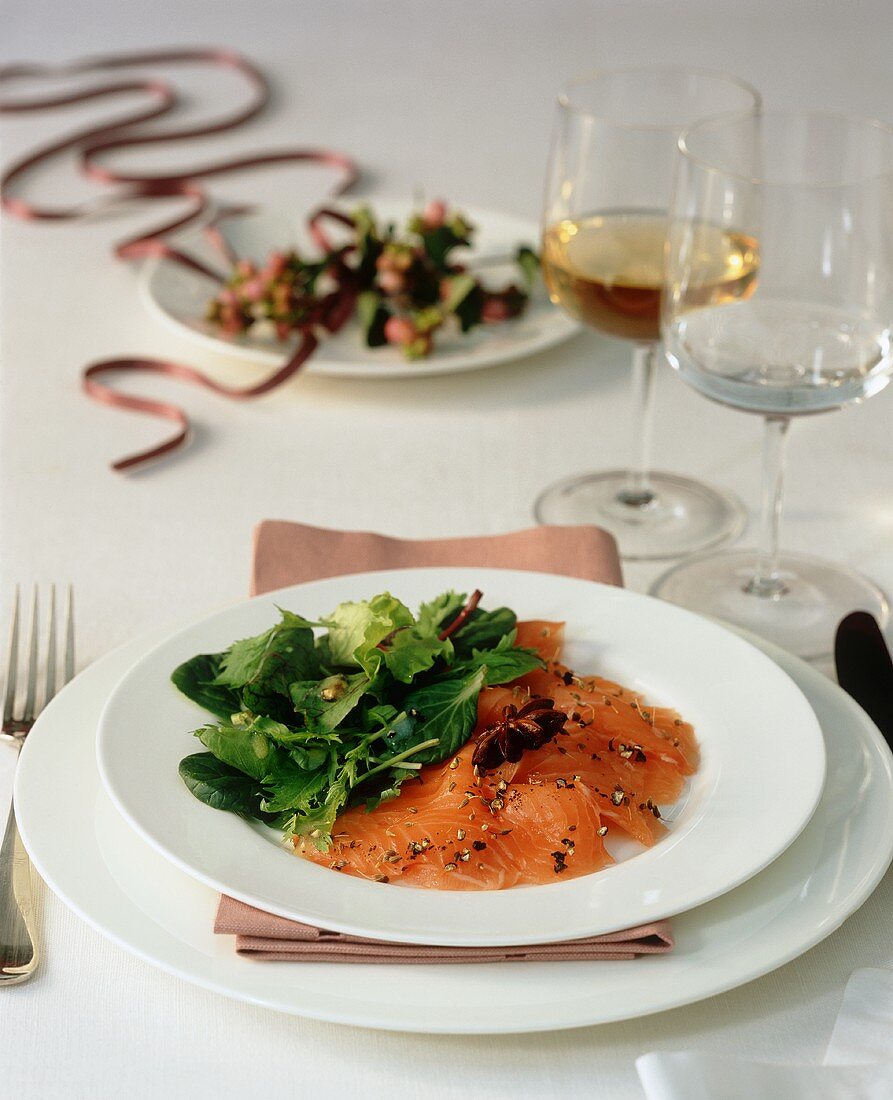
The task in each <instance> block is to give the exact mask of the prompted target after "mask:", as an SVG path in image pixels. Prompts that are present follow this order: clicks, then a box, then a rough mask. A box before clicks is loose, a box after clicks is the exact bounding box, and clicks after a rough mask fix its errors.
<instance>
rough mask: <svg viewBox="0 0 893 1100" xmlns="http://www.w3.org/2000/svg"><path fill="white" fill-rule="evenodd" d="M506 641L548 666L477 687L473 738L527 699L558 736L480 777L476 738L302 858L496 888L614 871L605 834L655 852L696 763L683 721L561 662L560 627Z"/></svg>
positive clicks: (367, 874) (406, 878) (349, 870)
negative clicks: (543, 707) (556, 714)
mask: <svg viewBox="0 0 893 1100" xmlns="http://www.w3.org/2000/svg"><path fill="white" fill-rule="evenodd" d="M517 644H518V645H522V646H526V647H529V648H534V649H536V650H537V652H538V653H539V654H540V656H541V657H542V658H543V660H544V661H545V662H546V668H545V669H543V670H539V671H536V672H533V673H530V674H529V675H528V676H525V677H523V678H522V679H520V680H517V681H515V682H514V683H513V684H509V685H507V686H504V687H490V688H485V689H484V690H483V691H482V692H481V694H480V697H479V700H478V719H477V727H476V730H475V734H474V737H476V736H477V735H478V734H480V733H483V732H484V731H485V730H487V729H489V728H491V727H492V726H494V724H496V723H498V722H500V721H502V719H503V717H504V715H505V708H506V707H509V706H514V707H516V708H520V707H521V706H523V705H524V704H525V703H527V702H528V701H529V700H530V699H532V698H543V699H551V700H553V701H554V706H555V708H557V709H559V710H561V711H563V712H564V714H566V715H567V721H566V723H565V726H564V729H563V730H562V731H561V732H560V733H559V734H557V736H555V737H554V738H553V739H552V740H550V741H548V742H547V743H546V744H544V745H542V746H541V747H540V748H537V749H530V750H527V751H525V752H524V753H523V755H522V756H521V759H520V761H518V762H517V763H508V762H506V763H503V764H501V765H500V766H499V767H497V768H495V769H494V770H489V771H486V772H483V771H481V769H479V768H474V767H473V765H472V759H471V758H472V753H473V749H474V737H473V738H472V740H471V741H470V742H469V743H468V744H467V745H465V746H464V747H463V748H462V749H461V750H460V751H459V752H458V753H457V754H456V755H455V756H454V757H453V758H452V759H450V760H448V761H444V762H441V763H439V764H432V765H428V766H427V767H424V768H422V770H421V771H420V772H419V773H418V776H417V777H416V778H414V779H412V780H408V781H406V782H405V783H404V784H403V786H402V788H401V792H400V795H399V797H398V798H396V799H394V800H392V801H390V802H384V803H382V804H381V805H380V806H378V807H377V808H376V809H374V810H372V811H371V812H367V811H366V810H365V809H364V808H363V807H361V806H360V807H355V808H353V809H350V810H348V811H347V812H345V813H343V814H341V815H340V817H339V818H338V819H337V821H336V823H335V829H334V831H333V843H332V846H331V847H330V848H329V849H328V851H326V852H319V851H317V850H316V849H314V848H312V847H310V846H309V845H306V846H299V848H298V850H299V851H300V852H301V854H302V855H304V856H305V857H306V858H308V859H311V860H313V861H314V862H316V863H320V864H322V865H323V866H326V867H331V868H334V869H336V870H339V871H341V872H343V873H345V874H351V875H357V876H359V877H361V878H367V879H374V880H377V881H380V882H394V883H400V884H404V885H407V886H418V887H428V888H433V889H441V890H471V889H474V890H498V889H504V888H506V887H510V886H519V885H535V884H538V883H545V882H552V881H556V880H557V879H559V878H561V879H568V878H574V877H577V876H579V875H585V874H591V873H592V872H594V871H598V870H600V869H601V868H603V867H605V866H607V865H608V864H610V863H612V862H613V860H612V857H611V856H610V854H609V853H608V851H607V850H606V848H605V837H606V836H608V835H610V834H611V833H612V832H615V831H616V832H617V833H622V834H624V835H626V836H629V837H632V838H633V839H634V840H636V841H638V842H640V843H641V844H642V845H645V846H646V847H648V846H650V845H652V844H654V842H655V841H656V840H657V839H659V838H660V836H662V835H663V833H664V831H665V827H664V825H663V824H662V822H661V811H660V807H661V806H664V807H666V806H667V805H669V804H671V803H673V802H675V801H676V800H677V799H678V798H679V796H680V794H681V793H682V790H683V787H684V784H685V778H686V776H688V775H691V774H692V773H693V772H694V771H695V769H696V768H697V763H698V747H697V742H696V740H695V736H694V730H693V729H692V727H691V725H689V724H688V723H687V722H685V721H683V719H682V718H681V717H680V716H679V715H678V714H677V713H676V712H675V711H673V710H670V709H668V708H666V707H654V706H651V705H649V704H648V703H647V702H646V701H645V700H644V699H643V698H642V696H641V695H639V694H638V693H636V692H634V691H631V690H629V689H627V688H624V687H622V686H621V685H619V684H616V683H613V682H612V681H609V680H604V679H602V678H600V677H597V676H579V675H577V674H576V673H574V672H572V671H571V670H570V669H569V668H567V667H566V666H565V665H563V664H561V663H560V660H559V658H560V656H561V650H562V645H563V624H562V623H554V622H542V621H536V622H523V623H519V624H518V640H517ZM296 843H297V844H298V845H300V842H296Z"/></svg>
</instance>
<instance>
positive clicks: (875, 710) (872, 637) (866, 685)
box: [834, 611, 893, 749]
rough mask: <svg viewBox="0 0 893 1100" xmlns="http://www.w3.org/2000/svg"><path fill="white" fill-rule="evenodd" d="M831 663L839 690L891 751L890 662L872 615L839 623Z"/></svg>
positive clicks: (861, 613) (857, 615)
mask: <svg viewBox="0 0 893 1100" xmlns="http://www.w3.org/2000/svg"><path fill="white" fill-rule="evenodd" d="M834 663H835V665H836V667H837V680H838V682H839V684H840V686H841V687H842V688H843V689H844V691H845V692H847V694H848V695H851V696H852V697H853V698H854V699H855V700H856V702H857V703H858V704H859V706H860V707H862V709H863V710H864V711H865V712H866V714H868V716H869V717H870V718H871V720H872V721H873V722H874V724H875V725H876V726H877V728H878V729H879V730H880V731H881V733H882V734H883V735H884V740H885V741H886V742H887V744H888V745H889V746H890V748H891V749H893V658H891V656H890V650H889V649H888V648H887V643H886V641H885V640H884V635H883V633H882V632H881V628H880V626H879V625H878V622H877V620H876V619H875V618H874V616H873V615H870V614H869V613H868V612H867V611H853V612H851V613H850V614H849V615H847V616H846V618H844V619H842V620H841V623H840V625H839V626H838V628H837V636H836V637H835V639H834Z"/></svg>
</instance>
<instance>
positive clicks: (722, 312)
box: [652, 112, 893, 658]
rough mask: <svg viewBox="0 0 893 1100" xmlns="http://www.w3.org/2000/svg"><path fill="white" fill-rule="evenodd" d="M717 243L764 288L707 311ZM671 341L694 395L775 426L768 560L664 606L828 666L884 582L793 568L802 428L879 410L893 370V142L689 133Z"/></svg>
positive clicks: (699, 577)
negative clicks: (793, 450) (787, 473)
mask: <svg viewBox="0 0 893 1100" xmlns="http://www.w3.org/2000/svg"><path fill="white" fill-rule="evenodd" d="M705 227H714V228H708V229H706V230H705ZM715 231H721V232H722V233H724V234H726V235H729V236H733V237H736V238H740V239H742V240H744V239H746V240H748V241H750V242H752V244H751V247H752V249H753V250H754V251H755V252H756V253H757V254H758V263H759V279H758V281H757V283H756V285H755V287H754V288H753V291H752V293H751V294H750V295H749V297H747V298H745V299H742V300H738V301H732V302H728V301H724V300H722V299H717V298H714V297H712V296H707V297H706V298H705V297H704V296H703V294H702V293H701V290H700V288H699V287H698V286H697V285H695V284H693V281H692V273H693V272H696V271H697V270H698V268H699V265H700V259H699V256H698V253H699V251H700V249H701V242H702V239H703V236H704V233H705V232H707V233H708V234H711V233H713V232H715ZM663 337H664V344H665V348H666V352H667V357H668V358H669V360H670V363H671V365H672V366H673V367H675V368H676V370H677V371H678V372H679V374H680V375H681V377H682V378H683V379H684V380H685V381H686V382H688V383H689V385H691V386H693V387H694V388H695V389H696V390H698V391H699V392H701V393H702V394H704V395H705V396H707V397H710V398H712V399H713V400H714V401H719V402H721V403H722V404H725V405H732V406H734V407H736V408H740V409H743V410H745V411H746V412H752V413H757V414H759V415H761V416H763V417H764V419H765V449H764V458H763V494H762V519H761V524H760V538H759V548H758V549H757V550H756V551H753V552H748V551H732V552H719V553H711V554H705V555H699V556H698V557H695V558H693V559H690V560H689V561H687V562H683V563H681V564H680V565H678V566H676V567H675V568H674V569H671V570H670V571H669V572H667V573H665V574H664V575H663V576H662V577H661V578H659V579H658V581H657V582H656V583H655V585H654V586H653V588H652V592H654V593H655V594H657V595H659V596H661V597H663V598H664V599H668V600H672V601H673V602H675V603H679V604H683V605H685V606H686V607H690V608H693V609H695V610H698V611H701V612H704V613H707V614H711V615H716V616H719V617H720V618H724V619H728V620H731V621H732V622H735V623H739V624H740V625H742V626H745V627H748V628H750V629H751V630H753V631H755V632H756V633H758V634H761V635H763V636H764V637H766V638H769V639H770V640H772V641H774V642H776V643H778V644H779V645H781V646H783V647H784V648H786V649H789V650H792V651H793V652H795V653H799V654H800V655H801V656H805V657H809V658H818V657H822V656H826V655H828V654H830V652H831V647H832V641H833V637H834V629H835V627H836V624H837V623H838V622H839V621H840V619H841V618H842V617H843V615H844V614H846V613H847V612H849V611H852V610H853V609H855V608H863V609H865V610H867V611H870V612H872V613H873V614H874V615H876V616H877V617H878V619H880V620H881V621H882V622H883V621H884V620H886V618H887V615H888V611H889V609H888V605H887V600H886V597H885V596H884V594H883V593H882V592H881V591H880V590H879V589H878V588H877V586H876V585H874V584H873V583H872V582H871V581H869V580H868V579H867V578H865V577H863V576H861V575H860V574H859V573H856V572H854V571H853V570H851V569H848V568H846V567H844V566H842V565H837V564H833V563H831V562H827V561H823V560H821V559H819V558H814V557H811V556H807V555H804V554H788V553H785V554H780V553H779V543H778V534H779V521H780V517H781V503H782V474H783V468H784V446H785V439H786V437H787V434H788V429H789V427H790V423H791V419H792V417H794V416H804V415H807V414H809V413H819V412H824V411H826V410H829V409H836V408H839V407H840V406H842V405H847V404H851V403H854V402H858V401H862V400H864V399H865V398H868V397H871V396H872V395H873V394H876V393H878V392H879V391H880V390H882V389H883V388H884V386H886V385H887V383H888V382H889V381H890V376H891V372H893V129H891V128H889V127H887V126H885V125H883V124H882V123H880V122H876V121H874V120H871V119H860V118H849V117H845V116H840V115H829V114H815V113H805V112H769V113H765V114H762V115H759V116H754V115H752V114H738V115H736V116H732V117H726V118H717V119H713V120H710V121H705V122H702V123H699V124H697V125H695V126H693V127H692V128H691V129H689V130H688V131H687V132H686V133H685V134H683V135H682V137H681V138H680V142H679V156H678V165H677V177H676V187H675V195H674V200H673V204H672V208H671V213H670V225H669V230H668V256H667V268H666V285H665V293H664V312H663ZM843 457H845V456H842V458H843Z"/></svg>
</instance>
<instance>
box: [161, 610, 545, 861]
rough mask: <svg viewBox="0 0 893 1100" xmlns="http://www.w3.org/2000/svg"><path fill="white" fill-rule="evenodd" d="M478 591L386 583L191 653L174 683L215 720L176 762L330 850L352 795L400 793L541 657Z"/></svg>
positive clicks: (249, 814)
mask: <svg viewBox="0 0 893 1100" xmlns="http://www.w3.org/2000/svg"><path fill="white" fill-rule="evenodd" d="M480 596H481V594H480V592H475V593H474V594H473V595H472V596H471V598H470V599H466V597H465V596H464V595H462V594H457V593H455V592H445V593H443V594H441V595H440V596H438V597H437V598H436V599H434V600H431V601H430V602H428V603H424V604H422V605H421V606H420V607H419V609H418V611H417V612H416V613H415V614H413V613H412V612H411V611H410V610H409V608H408V607H406V606H405V605H404V604H403V603H401V602H400V600H398V599H396V598H395V597H394V596H392V595H391V594H390V593H388V592H383V593H381V594H379V595H377V596H375V597H373V598H372V599H371V600H365V601H361V602H359V603H342V604H340V605H339V606H338V607H337V608H336V609H335V610H334V611H333V612H332V614H331V615H330V616H328V617H326V618H325V619H321V620H319V621H311V620H308V619H305V618H303V617H302V616H300V615H296V614H294V613H293V612H291V611H285V610H282V611H281V619H280V621H279V622H278V623H277V624H276V625H275V626H273V627H271V628H270V629H269V630H267V631H265V632H264V633H263V634H260V635H258V636H257V637H253V638H245V639H243V640H241V641H237V642H234V643H233V645H231V646H230V647H229V649H227V650H226V651H225V652H223V653H215V654H201V655H198V656H196V657H193V658H191V659H190V660H189V661H186V662H185V663H184V664H182V665H180V666H179V668H177V669H176V670H175V671H174V673H173V681H174V683H175V684H176V686H177V687H178V688H179V689H180V690H181V691H182V692H183V693H184V694H185V695H187V696H188V697H189V698H190V699H192V700H193V701H194V702H196V703H199V704H200V705H201V706H203V707H204V708H205V709H206V710H208V711H210V712H211V713H212V714H214V715H215V716H216V717H217V718H218V719H219V721H217V722H215V723H210V724H208V725H205V726H203V727H202V728H201V729H199V730H196V731H195V736H196V737H198V739H199V740H200V741H201V742H202V744H203V745H204V746H205V748H206V750H207V751H206V752H203V753H197V754H194V755H191V756H187V757H186V758H185V759H184V760H183V761H181V763H180V775H181V776H182V778H183V781H184V782H185V784H186V786H187V787H188V788H189V790H190V791H192V793H193V794H194V795H195V796H196V797H197V798H198V799H200V800H201V801H202V802H205V803H207V804H208V805H209V806H213V807H215V808H216V809H222V810H230V811H232V812H234V813H237V814H240V815H241V816H243V817H246V818H250V819H255V820H259V821H263V822H265V823H266V824H269V825H273V826H278V827H279V828H281V829H282V830H283V831H284V832H285V833H286V834H288V835H291V836H296V837H302V838H306V839H307V840H308V841H310V842H312V843H313V844H314V845H315V846H316V847H317V848H319V849H320V850H325V849H326V848H327V847H328V845H329V844H330V843H331V831H332V826H333V824H334V822H335V818H336V817H337V815H338V814H339V813H340V812H341V811H342V810H343V809H344V808H345V807H347V806H349V805H365V806H366V807H367V808H369V809H372V808H374V807H375V806H377V805H379V804H380V803H381V802H383V801H386V800H388V799H392V798H395V797H396V796H397V795H398V794H399V791H400V785H401V784H402V783H403V782H404V781H405V780H407V779H409V778H412V777H414V776H415V775H416V774H417V773H418V771H419V770H420V768H421V767H422V765H423V764H430V763H437V762H439V761H442V760H445V759H446V758H447V757H449V756H450V755H451V754H453V753H455V752H456V751H457V749H459V748H460V747H461V746H462V745H464V744H465V743H466V742H467V741H468V739H469V738H470V737H471V734H472V732H473V730H474V728H475V723H476V721H477V704H478V696H479V695H480V692H481V690H482V689H483V688H484V687H485V686H492V685H494V684H504V683H509V682H510V681H512V680H515V679H517V678H518V677H519V676H523V675H525V674H527V673H530V672H532V671H534V670H536V669H542V668H543V667H544V662H543V661H542V659H541V658H540V657H539V656H538V655H537V653H536V652H535V651H534V650H533V649H527V648H524V647H520V646H517V645H516V644H515V642H516V630H515V624H516V616H515V614H514V612H513V611H510V610H509V609H508V608H505V607H501V608H497V609H495V610H494V611H485V610H482V609H481V608H480V607H479V606H478V602H479V600H480ZM319 628H322V629H324V630H325V633H322V634H317V633H315V631H316V630H318V629H319Z"/></svg>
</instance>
